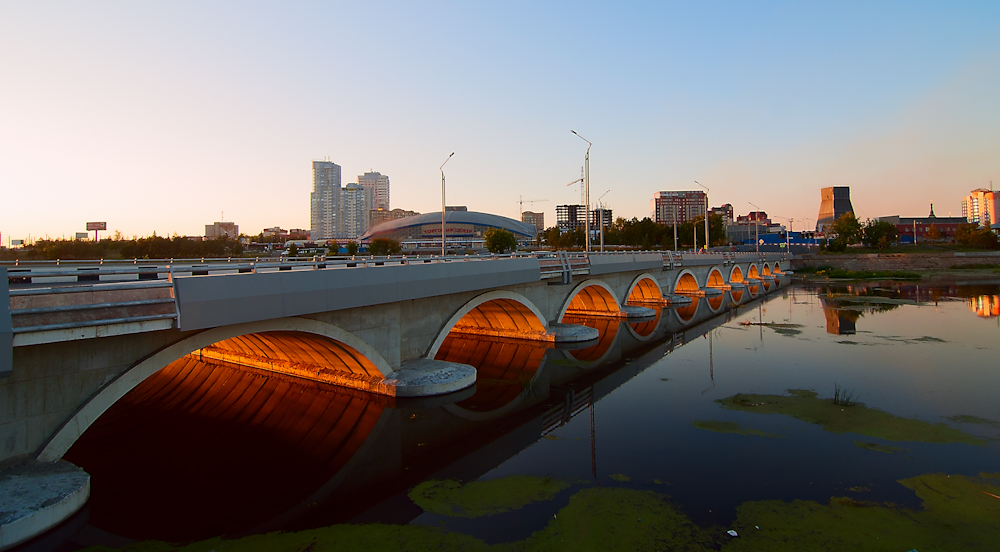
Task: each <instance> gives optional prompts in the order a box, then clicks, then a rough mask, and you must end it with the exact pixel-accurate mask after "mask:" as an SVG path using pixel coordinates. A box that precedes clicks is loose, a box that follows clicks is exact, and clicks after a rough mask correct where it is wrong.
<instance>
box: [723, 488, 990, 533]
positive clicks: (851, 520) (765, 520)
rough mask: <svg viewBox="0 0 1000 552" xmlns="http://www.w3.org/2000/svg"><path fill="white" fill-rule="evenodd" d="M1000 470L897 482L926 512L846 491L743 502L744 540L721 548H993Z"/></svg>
mask: <svg viewBox="0 0 1000 552" xmlns="http://www.w3.org/2000/svg"><path fill="white" fill-rule="evenodd" d="M996 476H997V474H980V477H978V478H977V477H965V476H961V475H951V476H948V475H945V474H940V473H935V474H924V475H920V476H917V477H913V478H910V479H903V480H900V481H899V483H900V484H902V485H903V486H905V487H907V488H909V489H911V490H913V491H914V492H915V493H916V494H917V496H918V497H919V498H920V499H921V500H922V501H923V509H921V510H907V509H897V508H894V507H892V506H891V505H886V504H877V503H874V502H868V501H858V500H854V499H851V498H849V497H834V498H831V499H830V502H829V503H828V504H825V505H823V504H819V503H817V502H813V501H804V500H794V501H792V502H783V501H780V500H766V501H755V502H745V503H743V504H742V505H741V506H739V507H738V508H737V515H736V523H735V525H736V529H737V531H738V532H739V534H740V537H741V538H739V539H733V540H732V541H731V542H729V543H726V545H725V546H724V547H723V550H725V551H732V552H742V551H751V550H769V551H774V552H784V551H789V552H790V551H793V550H794V551H796V552H798V551H801V550H861V551H869V550H871V551H876V550H913V549H916V550H996V549H997V543H998V542H1000V523H997V519H998V517H1000V500H998V499H996V498H993V497H992V495H1000V481H998V480H997V479H996ZM756 527H759V528H760V529H757V528H756Z"/></svg>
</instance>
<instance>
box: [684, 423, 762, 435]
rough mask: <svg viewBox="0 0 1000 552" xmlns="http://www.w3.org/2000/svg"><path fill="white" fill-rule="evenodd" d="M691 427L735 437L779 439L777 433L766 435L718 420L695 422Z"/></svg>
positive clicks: (756, 430)
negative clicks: (731, 434) (748, 436)
mask: <svg viewBox="0 0 1000 552" xmlns="http://www.w3.org/2000/svg"><path fill="white" fill-rule="evenodd" d="M691 425H693V426H694V427H696V428H698V429H704V430H706V431H714V432H716V433H735V434H736V435H752V436H755V437H771V438H774V437H781V435H779V434H777V433H767V432H764V431H761V430H759V429H750V428H746V427H741V426H740V424H738V423H736V422H720V421H719V420H695V421H693V422H691Z"/></svg>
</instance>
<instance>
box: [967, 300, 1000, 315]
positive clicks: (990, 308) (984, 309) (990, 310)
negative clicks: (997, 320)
mask: <svg viewBox="0 0 1000 552" xmlns="http://www.w3.org/2000/svg"><path fill="white" fill-rule="evenodd" d="M966 304H967V305H968V306H969V310H972V311H974V312H975V313H976V316H980V317H982V318H993V317H996V316H1000V295H977V296H975V297H970V298H969V299H966Z"/></svg>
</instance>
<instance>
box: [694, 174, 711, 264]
mask: <svg viewBox="0 0 1000 552" xmlns="http://www.w3.org/2000/svg"><path fill="white" fill-rule="evenodd" d="M694 183H695V184H697V185H699V186H701V187H702V188H705V251H706V252H708V250H709V249H710V248H711V247H712V240H710V239H709V238H708V211H709V206H708V192H709V190H708V187H707V186H705V185H704V184H702V183H701V182H698V181H697V180H695V181H694Z"/></svg>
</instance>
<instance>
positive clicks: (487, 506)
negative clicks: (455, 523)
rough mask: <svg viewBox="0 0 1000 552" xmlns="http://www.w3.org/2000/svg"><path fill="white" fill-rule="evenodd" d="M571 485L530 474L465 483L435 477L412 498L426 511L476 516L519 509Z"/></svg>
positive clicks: (411, 493)
mask: <svg viewBox="0 0 1000 552" xmlns="http://www.w3.org/2000/svg"><path fill="white" fill-rule="evenodd" d="M569 486H570V483H569V482H567V481H560V480H558V479H552V478H550V477H536V476H531V475H508V476H507V477H501V478H499V479H488V480H486V481H473V482H471V483H467V484H465V485H462V484H461V483H459V482H458V481H453V480H444V481H440V480H434V479H432V480H429V481H424V482H423V483H421V484H419V485H417V486H416V487H414V488H413V490H411V491H410V494H409V497H410V500H412V501H413V502H415V503H416V504H417V505H418V506H420V507H421V508H423V509H424V511H425V512H430V513H433V514H441V515H445V516H452V517H464V518H477V517H482V516H491V515H494V514H500V513H503V512H508V511H510V510H517V509H519V508H521V507H523V506H526V505H528V504H531V503H532V502H542V501H545V500H552V498H553V497H555V495H556V493H558V492H559V491H561V490H563V489H565V488H567V487H569Z"/></svg>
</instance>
